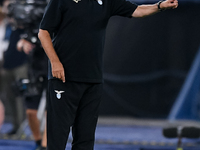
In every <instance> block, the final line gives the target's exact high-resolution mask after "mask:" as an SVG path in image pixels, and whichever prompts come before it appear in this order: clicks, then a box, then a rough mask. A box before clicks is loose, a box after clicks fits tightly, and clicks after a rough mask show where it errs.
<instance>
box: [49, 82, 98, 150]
mask: <svg viewBox="0 0 200 150" xmlns="http://www.w3.org/2000/svg"><path fill="white" fill-rule="evenodd" d="M101 95H102V84H94V83H81V82H71V81H67V82H65V83H63V82H62V81H61V80H58V79H52V80H49V85H48V100H47V150H65V147H66V143H67V140H68V136H69V132H70V127H72V137H73V141H72V150H93V148H94V141H95V129H96V124H97V119H98V112H99V104H100V99H101Z"/></svg>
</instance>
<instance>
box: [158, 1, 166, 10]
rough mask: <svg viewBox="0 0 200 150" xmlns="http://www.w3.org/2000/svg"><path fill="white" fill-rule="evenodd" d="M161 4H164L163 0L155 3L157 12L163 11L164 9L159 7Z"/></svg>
mask: <svg viewBox="0 0 200 150" xmlns="http://www.w3.org/2000/svg"><path fill="white" fill-rule="evenodd" d="M162 2H164V0H161V1H159V2H158V3H157V7H158V10H159V11H164V10H165V9H164V8H162V7H161V4H162Z"/></svg>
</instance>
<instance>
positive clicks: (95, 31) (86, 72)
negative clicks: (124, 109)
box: [38, 0, 178, 150]
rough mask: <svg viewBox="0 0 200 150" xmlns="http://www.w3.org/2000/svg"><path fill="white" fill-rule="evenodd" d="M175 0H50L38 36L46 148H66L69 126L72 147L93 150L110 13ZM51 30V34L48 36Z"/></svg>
mask: <svg viewBox="0 0 200 150" xmlns="http://www.w3.org/2000/svg"><path fill="white" fill-rule="evenodd" d="M177 6H178V1H177V0H166V1H160V2H158V3H157V4H154V5H140V6H137V5H136V4H132V3H130V2H128V1H124V0H97V1H96V0H68V1H66V0H51V1H50V2H49V4H48V6H47V8H46V12H45V13H44V16H43V19H42V21H41V24H40V31H39V34H38V36H39V39H40V41H41V43H42V46H43V48H44V50H45V52H46V54H47V56H48V58H49V60H50V63H49V87H48V92H49V93H48V101H47V149H48V150H64V149H65V146H66V142H67V139H68V134H69V131H70V127H72V136H73V141H72V150H93V147H94V140H95V139H94V136H95V129H96V123H97V118H98V108H99V103H100V97H101V90H102V82H103V79H102V53H103V46H104V38H105V31H106V26H107V23H108V20H109V18H110V17H111V16H114V15H120V16H124V17H144V16H148V15H151V14H154V13H156V12H159V11H160V10H164V9H169V8H176V7H177ZM50 34H53V41H51V38H50Z"/></svg>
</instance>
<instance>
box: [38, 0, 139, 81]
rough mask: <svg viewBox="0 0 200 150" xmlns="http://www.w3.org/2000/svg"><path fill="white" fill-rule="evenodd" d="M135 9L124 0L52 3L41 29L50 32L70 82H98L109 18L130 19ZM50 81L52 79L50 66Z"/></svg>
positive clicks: (55, 1)
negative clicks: (100, 2) (101, 2)
mask: <svg viewBox="0 0 200 150" xmlns="http://www.w3.org/2000/svg"><path fill="white" fill-rule="evenodd" d="M136 8H137V5H136V4H132V3H130V2H129V1H125V0H103V4H102V5H100V4H99V3H98V1H97V0H51V1H50V2H49V4H48V5H47V7H46V11H45V13H44V16H43V19H42V21H41V24H40V29H43V30H47V31H48V32H50V33H53V34H54V36H53V40H52V41H53V45H54V48H55V51H56V53H57V55H58V57H59V59H60V61H61V63H62V64H63V66H64V69H65V78H66V80H70V81H77V82H91V83H101V82H102V81H103V79H102V65H103V64H102V60H103V59H102V56H103V47H104V41H105V33H106V26H107V23H108V20H109V18H110V17H111V16H115V15H119V16H124V17H131V15H132V13H133V12H134V11H135V9H136ZM49 78H50V79H51V78H52V74H51V67H50V66H49Z"/></svg>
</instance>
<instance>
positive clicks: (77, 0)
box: [73, 0, 81, 3]
mask: <svg viewBox="0 0 200 150" xmlns="http://www.w3.org/2000/svg"><path fill="white" fill-rule="evenodd" d="M73 1H74V2H75V3H78V2H80V1H81V0H73Z"/></svg>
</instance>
